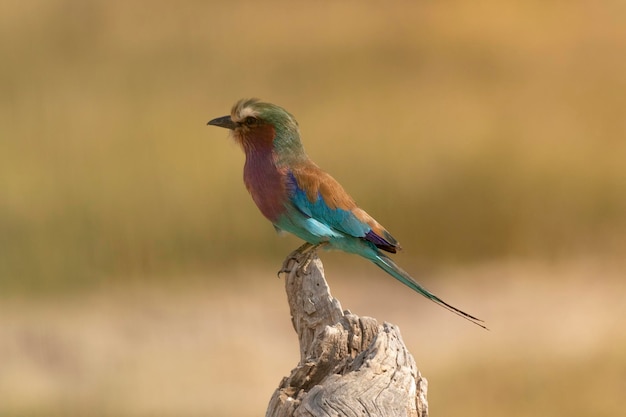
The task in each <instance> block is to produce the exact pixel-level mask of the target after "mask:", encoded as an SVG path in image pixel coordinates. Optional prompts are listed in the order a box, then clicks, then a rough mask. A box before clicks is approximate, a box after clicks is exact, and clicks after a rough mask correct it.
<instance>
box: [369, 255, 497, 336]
mask: <svg viewBox="0 0 626 417" xmlns="http://www.w3.org/2000/svg"><path fill="white" fill-rule="evenodd" d="M370 260H371V261H372V262H373V263H374V264H376V266H378V267H379V268H381V269H382V270H383V271H385V272H387V273H388V274H389V275H391V276H392V277H394V278H395V279H397V280H398V281H400V282H401V283H403V284H404V285H406V286H407V287H409V288H411V289H412V290H414V291H416V292H418V293H419V294H421V295H423V296H424V297H426V298H428V299H429V300H431V301H433V302H434V303H436V304H439V305H440V306H441V307H443V308H445V309H447V310H449V311H451V312H453V313H454V314H456V315H458V316H461V317H463V318H464V319H466V320H469V321H471V322H472V323H474V324H475V325H477V326H480V327H482V328H483V329H486V330H489V329H487V327H485V326H483V325H482V324H480V323H482V322H483V320H481V319H479V318H476V317H474V316H472V315H470V314H468V313H466V312H464V311H462V310H459V309H458V308H456V307H453V306H451V305H450V304H448V303H446V302H445V301H443V300H442V299H441V298H439V297H437V296H436V295H435V294H433V293H431V292H430V291H428V290H427V289H426V288H424V287H422V286H421V285H420V284H418V283H417V282H416V281H415V280H414V279H413V278H412V277H411V276H410V275H409V274H408V273H407V272H406V271H404V270H403V269H402V268H400V267H399V266H398V265H396V263H395V262H394V261H392V260H391V259H390V258H388V257H386V256H385V255H383V254H381V253H378V254H377V255H376V257H374V258H370Z"/></svg>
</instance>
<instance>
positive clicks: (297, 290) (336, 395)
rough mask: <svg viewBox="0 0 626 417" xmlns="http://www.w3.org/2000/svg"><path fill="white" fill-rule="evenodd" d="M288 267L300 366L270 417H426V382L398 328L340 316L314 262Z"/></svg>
mask: <svg viewBox="0 0 626 417" xmlns="http://www.w3.org/2000/svg"><path fill="white" fill-rule="evenodd" d="M286 262H287V264H286V265H287V268H286V269H287V270H289V271H290V272H289V273H288V274H286V278H285V287H286V291H287V298H288V301H289V308H290V310H291V320H292V323H293V327H294V329H295V330H296V333H297V334H298V338H299V340H300V362H299V363H298V365H297V366H296V367H295V368H294V369H293V370H292V371H291V375H290V376H289V377H286V378H283V380H282V381H281V383H280V386H279V387H278V389H276V391H275V392H274V395H273V396H272V398H271V400H270V403H269V407H268V409H267V412H266V414H265V415H266V417H292V416H298V417H304V416H307V417H311V416H316V417H317V416H325V417H329V416H350V417H352V416H376V417H402V416H411V417H427V416H428V402H427V400H426V392H427V381H426V379H425V378H423V377H422V376H421V375H420V373H419V371H418V369H417V367H416V365H415V361H414V359H413V357H412V356H411V354H410V353H409V351H408V350H407V348H406V346H405V345H404V343H403V341H402V337H401V336H400V330H399V329H398V327H397V326H394V325H393V324H389V323H383V324H382V325H379V324H378V323H377V322H376V320H375V319H373V318H371V317H358V316H356V315H355V314H352V313H350V311H348V310H346V311H342V309H341V305H340V303H339V301H338V300H337V299H335V298H333V297H332V296H331V294H330V290H329V288H328V284H327V283H326V279H325V278H324V269H323V266H322V262H321V261H320V260H319V258H318V257H317V255H315V254H314V255H313V257H312V260H311V261H310V263H309V264H308V265H307V266H306V267H304V268H301V267H300V266H301V265H302V264H303V263H304V264H305V265H306V264H307V262H306V261H305V262H303V261H302V260H296V259H291V260H289V261H286Z"/></svg>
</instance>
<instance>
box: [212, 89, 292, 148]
mask: <svg viewBox="0 0 626 417" xmlns="http://www.w3.org/2000/svg"><path fill="white" fill-rule="evenodd" d="M207 124H209V125H213V126H219V127H223V128H226V129H230V130H231V136H232V137H233V138H234V139H235V141H236V142H238V143H239V144H240V145H241V146H242V147H243V149H244V151H246V152H248V151H251V150H254V149H258V148H260V147H268V146H269V147H271V148H273V149H275V150H278V151H281V150H285V151H297V152H299V151H302V152H303V149H302V144H301V143H300V131H299V129H298V122H297V121H296V119H295V118H294V117H293V116H292V115H291V114H290V113H289V112H287V111H286V110H285V109H283V108H282V107H280V106H277V105H275V104H271V103H265V102H262V101H260V100H259V99H242V100H239V101H238V102H237V103H235V105H234V106H233V108H232V110H231V112H230V115H229V116H222V117H218V118H216V119H213V120H211V121H210V122H209V123H207Z"/></svg>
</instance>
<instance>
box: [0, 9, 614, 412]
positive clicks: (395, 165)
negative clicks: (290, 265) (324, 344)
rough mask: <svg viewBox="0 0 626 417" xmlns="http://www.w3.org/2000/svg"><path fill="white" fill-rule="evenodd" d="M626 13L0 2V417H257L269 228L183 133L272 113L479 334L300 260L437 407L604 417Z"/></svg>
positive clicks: (289, 245) (387, 283)
mask: <svg viewBox="0 0 626 417" xmlns="http://www.w3.org/2000/svg"><path fill="white" fill-rule="evenodd" d="M625 18H626V5H625V4H624V2H621V1H617V0H602V1H596V2H591V1H582V0H575V1H568V2H563V1H545V0H544V1H528V0H526V1H507V2H501V1H496V0H487V1H483V2H480V3H475V2H465V1H460V0H448V1H439V2H425V1H417V2H394V3H383V2H356V1H345V2H330V1H322V2H288V1H278V0H271V1H266V2H246V1H219V2H209V1H186V2H171V1H157V0H152V1H119V0H108V1H104V0H89V1H79V0H33V1H28V2H23V1H22V2H18V1H14V0H9V1H4V2H2V4H1V5H0V34H1V36H0V59H1V61H2V64H1V65H0V415H2V416H24V415H29V416H57V415H58V416H61V415H62V416H73V415H81V416H85V415H100V416H117V417H125V416H129V417H130V416H200V415H216V416H217V415H236V416H244V417H245V416H253V415H260V414H263V413H264V412H265V409H266V406H267V402H268V401H269V399H270V396H271V394H272V392H273V390H274V389H275V388H276V387H277V386H278V383H279V382H280V380H281V378H282V377H283V376H285V375H288V373H289V371H290V370H291V368H292V367H294V366H295V365H296V363H297V360H298V356H299V355H298V347H297V339H296V336H295V333H294V332H293V329H292V328H291V323H290V319H289V313H288V309H287V305H286V299H285V294H284V290H283V281H282V280H278V279H276V277H275V273H276V271H277V270H278V269H279V267H280V265H281V263H282V260H283V258H284V256H285V255H287V253H288V252H289V251H291V250H292V249H294V248H295V247H296V246H297V245H299V244H300V242H299V241H298V240H297V239H295V238H293V237H287V238H279V237H277V236H276V235H275V233H274V231H273V229H272V227H271V225H270V224H269V223H268V222H267V221H266V220H265V219H264V218H262V216H261V215H260V214H259V213H258V211H257V209H256V207H255V206H254V204H253V203H252V200H251V199H250V198H249V196H248V195H247V192H246V190H245V187H244V186H243V183H242V167H243V154H242V152H241V151H240V150H239V149H238V148H237V146H236V145H235V144H234V143H233V142H232V141H231V140H230V139H229V138H228V135H227V132H226V131H224V130H221V129H217V128H214V127H207V126H206V122H207V121H208V120H210V119H212V118H214V117H217V116H222V115H225V114H228V113H229V111H230V107H231V106H232V104H233V103H234V102H235V101H236V100H237V99H239V98H243V97H260V98H262V99H264V100H267V101H271V102H274V103H276V104H279V105H282V106H284V107H285V108H287V109H288V110H289V111H290V112H291V113H293V114H294V115H295V116H296V117H297V118H298V121H299V123H300V127H301V133H302V135H303V138H304V143H305V146H306V148H307V151H308V153H309V154H310V155H311V157H312V158H313V159H314V160H315V161H316V162H317V163H318V164H319V165H320V166H322V167H323V168H324V169H326V170H328V171H329V172H331V173H332V174H333V176H335V177H336V178H337V179H338V180H339V181H340V182H342V184H343V185H344V187H345V188H346V189H347V190H348V191H349V192H350V193H351V194H352V195H353V196H354V197H355V199H356V200H357V201H358V202H359V204H360V205H361V206H362V207H364V208H365V209H366V210H367V211H368V212H369V213H370V214H372V215H373V216H374V217H376V218H377V219H378V220H379V221H380V222H381V223H383V224H384V225H385V226H386V227H387V229H389V230H390V231H391V232H392V233H393V234H394V236H395V237H396V238H397V239H398V240H399V241H400V242H401V243H402V244H403V246H404V248H405V250H404V252H403V253H401V254H399V255H398V256H397V257H396V260H397V261H398V263H399V264H401V265H403V266H404V267H405V268H406V269H407V270H409V271H411V272H412V273H413V274H414V275H415V276H416V277H417V278H419V280H420V281H421V282H422V283H424V284H425V285H426V287H428V288H430V289H432V290H433V291H434V292H436V293H437V294H438V295H440V296H441V297H442V298H444V299H445V300H447V301H448V302H450V303H452V304H454V305H456V306H458V307H460V308H462V309H464V310H466V311H468V312H470V313H471V314H474V315H476V316H478V317H481V318H483V319H485V320H486V322H487V325H488V326H489V327H490V328H491V331H490V332H485V331H482V330H480V329H479V328H477V327H475V326H472V325H471V324H469V323H467V322H465V321H464V320H461V319H459V318H458V317H456V316H454V315H452V314H450V313H448V312H446V311H445V310H443V309H441V308H438V307H436V306H435V305H433V304H431V303H428V302H427V301H426V300H425V299H422V298H420V297H419V296H417V295H416V294H413V293H411V292H410V291H409V290H406V289H405V288H404V287H402V286H401V285H399V284H397V283H396V282H394V281H393V280H392V279H391V278H389V277H387V276H386V275H384V273H382V272H381V271H379V270H378V269H377V268H375V267H374V266H372V265H369V264H368V263H367V262H365V261H362V260H360V259H357V258H355V257H351V256H349V255H344V254H336V253H324V254H322V259H323V260H324V263H325V268H326V275H327V279H328V281H329V283H330V286H331V289H332V290H333V294H334V295H335V296H336V297H337V298H339V300H340V301H341V302H342V305H343V307H344V308H348V309H350V310H351V311H353V312H354V313H356V314H359V315H368V316H372V317H376V318H377V319H378V320H380V321H381V322H382V321H389V322H392V323H394V324H396V325H398V326H399V327H400V329H401V331H402V334H403V336H404V339H405V342H406V344H407V346H408V348H409V350H410V351H411V352H412V353H413V355H414V356H415V359H416V361H417V364H418V367H419V369H420V370H421V372H422V373H423V374H424V376H426V378H427V379H428V380H429V396H428V399H429V402H430V407H431V413H432V414H433V415H463V416H484V415H506V416H530V415H537V414H540V415H553V416H565V415H567V416H588V415H594V416H618V415H623V412H624V410H625V409H626V400H624V395H623V393H624V391H625V390H626V283H625V281H624V278H625V276H624V275H625V273H624V271H625V268H624V267H625V266H626V262H625V259H626V54H625V53H624V51H626V25H624V21H625V20H624V19H625Z"/></svg>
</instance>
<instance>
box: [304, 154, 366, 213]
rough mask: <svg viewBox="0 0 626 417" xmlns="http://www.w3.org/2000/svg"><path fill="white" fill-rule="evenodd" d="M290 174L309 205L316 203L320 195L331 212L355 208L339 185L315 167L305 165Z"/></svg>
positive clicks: (351, 200)
mask: <svg viewBox="0 0 626 417" xmlns="http://www.w3.org/2000/svg"><path fill="white" fill-rule="evenodd" d="M292 172H293V174H294V176H295V178H296V180H297V181H298V186H299V187H300V188H301V189H303V190H304V191H305V192H306V196H307V198H308V199H309V201H310V202H311V203H314V202H315V201H317V197H318V195H321V196H322V198H323V199H324V202H326V205H327V206H328V207H329V208H331V209H333V210H334V209H337V208H340V209H343V210H352V209H354V208H355V207H356V203H355V202H354V200H353V199H352V197H350V195H348V193H347V192H346V191H345V190H344V189H343V187H342V186H341V184H339V182H337V180H335V179H334V178H333V177H332V176H330V175H329V174H327V173H326V172H324V171H322V169H321V168H320V167H318V166H317V165H315V164H313V163H310V164H306V165H305V166H302V167H299V168H297V169H294V170H293V171H292Z"/></svg>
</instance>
